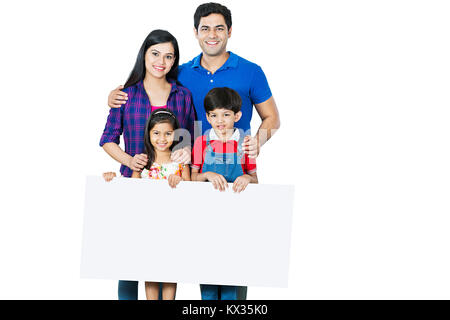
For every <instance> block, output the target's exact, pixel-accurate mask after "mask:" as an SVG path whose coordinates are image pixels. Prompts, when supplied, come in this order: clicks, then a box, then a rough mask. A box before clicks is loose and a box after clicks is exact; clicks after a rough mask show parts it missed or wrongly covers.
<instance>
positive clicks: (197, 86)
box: [108, 2, 280, 299]
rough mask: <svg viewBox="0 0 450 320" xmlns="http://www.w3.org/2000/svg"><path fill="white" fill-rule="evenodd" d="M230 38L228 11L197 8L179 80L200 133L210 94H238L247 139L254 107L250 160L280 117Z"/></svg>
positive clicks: (122, 98) (115, 98)
mask: <svg viewBox="0 0 450 320" xmlns="http://www.w3.org/2000/svg"><path fill="white" fill-rule="evenodd" d="M231 33H232V20H231V12H230V10H228V8H226V7H225V6H223V5H220V4H218V3H212V2H211V3H205V4H202V5H200V6H199V7H198V8H197V10H196V12H195V14H194V35H195V37H196V38H197V40H198V43H199V45H200V48H201V49H202V53H201V54H200V55H198V56H197V57H195V58H194V59H192V60H191V61H189V62H187V63H185V64H183V65H182V66H180V68H179V69H180V70H179V74H178V81H179V82H180V83H181V84H182V85H183V86H184V87H186V88H188V89H189V90H190V91H191V92H192V96H193V98H194V106H195V109H196V113H197V116H198V120H200V121H201V131H202V134H203V133H204V132H205V131H206V130H208V129H210V128H211V126H210V124H209V122H208V121H207V119H206V113H205V110H204V107H203V100H204V98H205V96H206V94H207V93H208V91H209V90H211V89H213V88H215V87H229V88H231V89H234V90H235V91H237V92H238V93H239V95H240V96H241V99H242V107H241V111H242V117H241V119H240V120H239V121H238V122H237V123H236V127H237V128H239V129H243V130H244V131H246V132H247V133H248V134H249V133H250V121H251V118H252V113H253V112H252V111H253V106H255V109H256V111H257V112H258V115H259V116H260V118H261V121H262V123H261V125H260V126H259V128H258V131H257V132H256V134H255V136H254V137H251V136H250V135H248V136H246V137H245V139H244V142H243V144H242V147H243V148H242V149H243V151H244V152H245V153H247V154H248V155H249V157H251V158H256V157H257V156H258V155H259V152H260V148H261V146H262V145H264V143H266V142H267V141H268V140H269V139H270V138H271V136H272V134H273V133H274V132H275V131H276V130H277V129H278V128H279V127H280V118H279V114H278V109H277V106H276V104H275V100H274V98H273V96H272V93H271V90H270V88H269V85H268V82H267V79H266V77H265V75H264V72H263V71H262V69H261V68H260V67H259V66H258V65H256V64H254V63H252V62H250V61H247V60H245V59H243V58H241V57H239V56H238V55H236V54H234V53H232V52H229V51H227V50H226V46H227V42H228V39H229V38H230V37H231ZM121 87H122V86H119V87H118V88H117V89H115V90H113V91H112V92H111V93H110V95H109V97H108V105H109V106H110V107H112V108H117V107H120V106H121V105H122V104H124V103H126V100H127V95H126V93H124V92H121V91H120V89H121ZM172 160H173V161H177V162H183V163H186V162H188V161H189V160H190V154H189V152H188V149H186V148H185V149H182V150H180V151H179V152H178V153H176V154H175V156H174V158H173V159H172ZM241 288H242V290H240V293H239V295H238V299H245V298H246V287H241Z"/></svg>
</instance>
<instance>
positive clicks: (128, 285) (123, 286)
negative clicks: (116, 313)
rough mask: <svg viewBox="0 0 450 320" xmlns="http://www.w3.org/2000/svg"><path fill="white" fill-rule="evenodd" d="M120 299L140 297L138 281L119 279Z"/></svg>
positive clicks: (160, 297)
mask: <svg viewBox="0 0 450 320" xmlns="http://www.w3.org/2000/svg"><path fill="white" fill-rule="evenodd" d="M118 291H119V300H137V299H138V281H126V280H119V290H118ZM159 300H162V285H161V284H160V285H159Z"/></svg>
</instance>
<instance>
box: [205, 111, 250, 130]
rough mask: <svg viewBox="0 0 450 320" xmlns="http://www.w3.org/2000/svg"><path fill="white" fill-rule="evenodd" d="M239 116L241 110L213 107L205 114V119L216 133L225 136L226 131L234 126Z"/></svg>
mask: <svg viewBox="0 0 450 320" xmlns="http://www.w3.org/2000/svg"><path fill="white" fill-rule="evenodd" d="M241 116H242V112H241V111H239V112H237V113H234V112H233V111H231V110H227V109H214V110H213V111H210V112H209V113H207V114H206V119H207V120H208V122H209V123H210V124H211V127H212V128H213V129H214V131H215V132H216V134H217V135H220V136H226V135H227V132H228V133H229V132H230V130H232V129H233V128H234V123H235V122H238V121H239V119H240V118H241ZM227 130H228V131H227Z"/></svg>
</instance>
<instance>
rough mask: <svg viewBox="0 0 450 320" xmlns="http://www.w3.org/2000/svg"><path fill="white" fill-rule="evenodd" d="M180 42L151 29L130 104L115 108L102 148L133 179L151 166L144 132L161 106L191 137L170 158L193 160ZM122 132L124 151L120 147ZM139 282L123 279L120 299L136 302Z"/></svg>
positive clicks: (133, 77) (132, 80)
mask: <svg viewBox="0 0 450 320" xmlns="http://www.w3.org/2000/svg"><path fill="white" fill-rule="evenodd" d="M179 58H180V55H179V50H178V43H177V40H176V39H175V37H174V36H172V35H171V34H170V33H169V32H167V31H164V30H154V31H152V32H151V33H150V34H149V35H148V36H147V38H146V39H145V40H144V43H143V44H142V46H141V48H140V50H139V53H138V56H137V59H136V63H135V65H134V68H133V70H132V71H131V73H130V76H129V77H128V80H127V81H126V83H125V85H124V89H123V91H124V92H125V93H127V94H128V100H127V102H126V103H125V104H124V105H122V106H121V107H120V108H111V109H110V112H109V116H108V120H107V123H106V126H105V130H104V131H103V135H102V137H101V140H100V146H102V147H103V149H104V150H105V151H106V152H107V153H108V154H109V155H110V156H111V157H112V158H113V159H115V160H116V161H118V162H120V163H121V167H120V172H121V174H122V175H123V176H124V177H131V174H132V173H133V170H134V171H141V170H142V169H143V168H144V166H145V165H147V161H148V158H147V156H146V155H145V154H144V153H143V151H144V143H143V141H144V129H145V123H146V121H147V119H148V117H149V116H150V113H151V112H152V111H153V110H155V109H158V108H167V109H169V110H170V111H172V112H173V113H174V114H175V115H176V117H177V119H178V121H179V123H180V126H181V128H184V129H187V130H188V131H189V133H190V137H191V138H190V139H187V140H188V141H184V140H183V141H182V142H184V144H188V145H187V146H186V147H184V148H182V149H179V150H176V151H174V152H173V154H172V160H173V161H177V162H187V161H189V160H190V145H191V142H192V139H193V137H194V121H195V111H194V105H193V101H192V95H191V93H190V92H189V90H188V89H186V88H184V87H182V86H180V85H178V84H177V82H176V78H177V72H178V63H179ZM122 134H123V138H124V142H125V150H122V149H121V148H120V147H119V142H120V135H122ZM137 292H138V282H137V281H122V280H120V281H119V300H137Z"/></svg>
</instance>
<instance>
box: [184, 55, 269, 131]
mask: <svg viewBox="0 0 450 320" xmlns="http://www.w3.org/2000/svg"><path fill="white" fill-rule="evenodd" d="M229 54H230V56H229V58H228V60H227V61H226V62H225V63H224V64H223V66H222V67H220V69H218V70H217V71H216V72H215V73H214V74H212V73H211V72H209V71H208V70H206V69H205V68H203V67H202V66H201V65H200V60H201V58H202V54H200V55H198V56H197V57H195V58H194V59H192V60H191V61H189V62H187V63H185V64H183V65H181V66H180V68H179V73H178V81H179V82H180V83H181V84H182V85H183V86H184V87H186V88H188V89H189V90H190V91H191V93H192V96H193V98H194V106H195V111H196V112H197V118H198V120H199V121H202V134H204V133H205V131H206V130H208V129H211V125H210V124H209V122H208V120H206V113H205V108H204V105H203V100H204V99H205V96H206V94H207V93H208V92H209V90H211V89H213V88H217V87H228V88H231V89H233V90H236V91H237V92H238V93H239V95H240V96H241V99H242V107H241V112H242V117H241V119H240V120H239V121H238V122H236V124H235V127H236V128H239V129H242V130H244V132H246V133H247V132H248V133H249V132H250V131H249V130H250V121H251V119H252V114H253V105H254V104H258V103H261V102H264V101H266V100H267V99H269V98H270V97H272V92H271V91H270V87H269V84H268V83H267V79H266V76H265V75H264V72H263V71H262V69H261V67H260V66H258V65H257V64H255V63H253V62H250V61H248V60H245V59H243V58H241V57H239V56H238V55H236V54H234V53H233V52H229Z"/></svg>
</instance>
